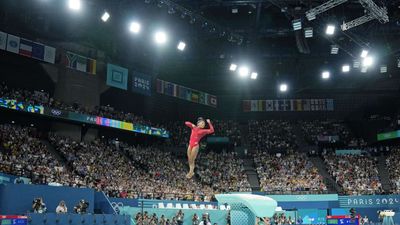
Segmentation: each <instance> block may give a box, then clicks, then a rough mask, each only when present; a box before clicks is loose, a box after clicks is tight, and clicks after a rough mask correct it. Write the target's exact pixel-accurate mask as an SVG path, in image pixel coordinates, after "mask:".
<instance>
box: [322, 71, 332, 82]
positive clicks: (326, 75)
mask: <svg viewBox="0 0 400 225" xmlns="http://www.w3.org/2000/svg"><path fill="white" fill-rule="evenodd" d="M330 77H331V73H330V72H329V71H324V72H322V79H324V80H327V79H329V78H330Z"/></svg>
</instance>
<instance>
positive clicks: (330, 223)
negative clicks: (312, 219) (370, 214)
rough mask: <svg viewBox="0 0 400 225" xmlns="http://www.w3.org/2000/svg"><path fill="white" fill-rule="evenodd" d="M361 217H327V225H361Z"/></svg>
mask: <svg viewBox="0 0 400 225" xmlns="http://www.w3.org/2000/svg"><path fill="white" fill-rule="evenodd" d="M359 221H360V216H356V217H355V218H351V216H327V217H326V224H327V225H359V224H360V223H359Z"/></svg>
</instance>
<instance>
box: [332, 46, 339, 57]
mask: <svg viewBox="0 0 400 225" xmlns="http://www.w3.org/2000/svg"><path fill="white" fill-rule="evenodd" d="M338 53H339V46H337V45H331V54H332V55H337V54H338Z"/></svg>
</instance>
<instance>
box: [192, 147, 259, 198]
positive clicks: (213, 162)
mask: <svg viewBox="0 0 400 225" xmlns="http://www.w3.org/2000/svg"><path fill="white" fill-rule="evenodd" d="M197 162H198V174H199V176H200V179H201V181H202V182H203V183H205V184H207V185H209V186H211V187H212V188H213V189H214V190H218V192H237V191H245V192H247V191H251V188H250V184H249V182H248V179H247V175H246V173H245V172H244V168H243V160H242V159H240V158H239V157H238V156H237V153H235V152H229V153H220V154H218V153H214V152H209V153H205V154H203V153H202V152H200V154H199V157H198V160H197Z"/></svg>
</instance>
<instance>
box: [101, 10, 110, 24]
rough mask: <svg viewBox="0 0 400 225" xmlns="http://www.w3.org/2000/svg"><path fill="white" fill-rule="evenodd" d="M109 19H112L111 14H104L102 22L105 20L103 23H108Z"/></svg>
mask: <svg viewBox="0 0 400 225" xmlns="http://www.w3.org/2000/svg"><path fill="white" fill-rule="evenodd" d="M108 19H110V13H108V12H107V11H106V12H104V13H103V15H102V16H101V20H103V22H107V21H108Z"/></svg>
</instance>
